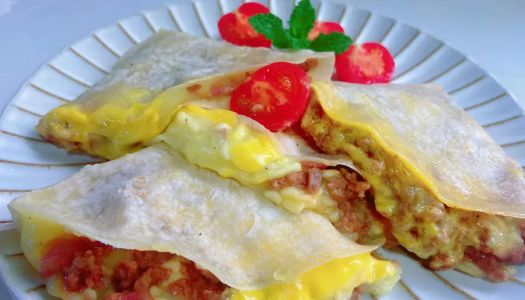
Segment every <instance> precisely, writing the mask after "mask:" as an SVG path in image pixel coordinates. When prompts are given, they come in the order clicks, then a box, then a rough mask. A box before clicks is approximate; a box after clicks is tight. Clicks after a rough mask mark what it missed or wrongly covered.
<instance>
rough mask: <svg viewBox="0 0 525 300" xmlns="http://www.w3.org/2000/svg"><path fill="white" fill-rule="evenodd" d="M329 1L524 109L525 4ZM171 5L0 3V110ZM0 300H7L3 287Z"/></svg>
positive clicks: (84, 0)
mask: <svg viewBox="0 0 525 300" xmlns="http://www.w3.org/2000/svg"><path fill="white" fill-rule="evenodd" d="M181 1H182V0H181ZM226 1H227V0H226ZM332 1H337V2H349V3H351V4H352V5H354V6H356V7H359V8H363V9H369V10H371V11H373V12H376V13H379V14H382V15H385V16H389V17H393V18H395V19H397V20H398V21H401V22H405V23H407V24H409V25H412V26H414V27H416V28H418V29H420V30H422V31H423V32H426V33H428V34H431V35H433V36H435V37H436V38H438V39H441V40H442V41H444V42H445V43H447V44H448V45H450V46H452V47H454V48H456V49H457V50H459V51H460V52H462V53H464V54H466V55H467V56H468V57H470V58H471V59H472V60H473V61H474V62H476V63H478V64H479V65H480V66H481V68H483V69H485V70H486V71H487V72H488V73H490V74H491V75H492V76H494V77H495V78H496V80H498V81H499V82H500V84H501V85H502V86H503V87H504V88H506V89H507V90H508V91H509V92H510V93H511V94H513V95H514V96H515V98H516V99H517V100H518V102H519V103H520V104H521V106H522V107H525V0H350V1H343V0H332ZM174 2H176V1H168V0H142V1H139V0H74V1H73V0H0V108H3V107H4V106H5V104H6V103H7V101H9V100H10V98H11V97H12V96H13V95H14V93H15V92H16V91H17V89H18V88H19V87H20V85H21V84H22V83H23V82H24V81H25V80H26V79H27V78H28V77H29V76H30V75H31V74H32V73H33V72H34V71H35V70H36V69H37V68H38V67H39V66H40V65H41V64H42V63H44V62H45V61H46V60H48V59H49V58H51V57H53V56H54V55H55V54H57V53H58V52H59V51H60V50H61V49H62V48H64V47H66V46H68V45H69V44H71V43H73V42H75V41H76V40H78V39H80V38H81V37H83V36H84V35H85V34H87V33H89V32H91V31H93V30H95V29H97V28H99V27H102V26H104V25H106V24H108V23H111V22H113V21H115V20H117V19H121V18H124V17H127V16H129V15H132V14H135V13H136V12H139V11H141V10H145V9H152V8H156V7H160V6H162V5H165V4H168V3H174ZM524 130H525V129H524ZM0 246H1V245H0ZM0 299H8V298H7V295H6V294H5V291H2V290H1V287H0Z"/></svg>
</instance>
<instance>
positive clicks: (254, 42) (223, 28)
mask: <svg viewBox="0 0 525 300" xmlns="http://www.w3.org/2000/svg"><path fill="white" fill-rule="evenodd" d="M269 12H270V10H269V9H268V8H267V7H266V6H264V5H262V4H260V3H255V2H250V3H244V4H243V5H241V6H239V8H237V10H235V11H234V12H231V13H227V14H225V15H223V16H222V17H221V18H220V19H219V23H218V26H219V33H220V34H221V37H222V38H223V39H224V40H225V41H227V42H230V43H232V44H234V45H238V46H248V47H266V48H270V47H271V45H272V42H271V41H270V40H268V39H266V38H265V37H264V35H262V34H260V33H257V32H256V31H255V30H254V29H253V27H252V25H251V24H250V23H249V21H248V19H249V18H250V17H251V16H254V15H257V14H265V13H269Z"/></svg>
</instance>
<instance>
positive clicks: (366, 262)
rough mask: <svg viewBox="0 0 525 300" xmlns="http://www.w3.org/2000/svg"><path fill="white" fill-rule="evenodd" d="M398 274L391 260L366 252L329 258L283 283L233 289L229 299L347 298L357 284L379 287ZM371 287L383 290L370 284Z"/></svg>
mask: <svg viewBox="0 0 525 300" xmlns="http://www.w3.org/2000/svg"><path fill="white" fill-rule="evenodd" d="M398 278H399V269H398V268H397V267H396V266H395V265H394V264H393V263H391V262H387V261H381V260H378V259H375V258H374V257H372V255H370V254H369V253H366V254H360V255H356V256H351V257H346V258H340V259H336V260H333V261H331V262H329V263H326V264H324V265H321V266H319V267H317V268H314V269H312V270H309V271H307V272H305V273H304V274H302V275H301V276H300V277H299V278H298V279H297V280H295V281H293V282H290V283H287V284H276V285H271V286H268V287H265V288H262V289H259V290H255V291H238V290H235V291H233V293H232V297H231V300H328V299H349V298H350V296H351V295H352V292H353V290H354V289H355V288H356V287H358V286H362V285H371V286H374V284H377V283H378V282H382V284H381V285H382V286H383V288H384V287H386V286H390V287H391V286H392V284H393V283H395V282H396V281H397V279H398ZM378 286H379V285H378ZM372 291H373V292H374V293H379V294H380V293H381V292H383V291H381V290H378V289H374V288H373V287H372Z"/></svg>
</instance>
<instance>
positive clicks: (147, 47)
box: [37, 31, 334, 159]
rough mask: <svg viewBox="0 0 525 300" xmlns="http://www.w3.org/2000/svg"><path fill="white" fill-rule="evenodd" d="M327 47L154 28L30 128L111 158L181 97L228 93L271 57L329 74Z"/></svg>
mask: <svg viewBox="0 0 525 300" xmlns="http://www.w3.org/2000/svg"><path fill="white" fill-rule="evenodd" d="M333 60H334V57H333V54H332V53H315V52H311V51H307V50H304V51H295V52H283V51H276V50H272V49H267V48H250V47H238V46H234V45H231V44H228V43H225V42H222V41H215V40H211V39H208V38H204V37H194V36H189V35H187V34H184V33H180V32H169V31H160V32H159V33H157V34H155V35H154V36H152V37H151V38H149V39H148V40H146V41H144V42H143V43H141V44H139V45H137V46H135V47H134V48H132V49H131V50H130V51H129V52H128V53H126V54H125V55H124V56H123V57H122V58H121V59H120V60H119V61H118V62H117V63H116V64H115V66H114V67H113V69H112V70H111V72H110V74H108V75H107V76H106V77H105V78H103V79H102V80H101V81H100V82H98V83H97V84H96V85H95V86H93V87H91V88H89V89H88V90H87V91H86V92H84V93H83V94H81V95H80V96H79V97H78V99H76V100H75V101H74V102H72V103H70V104H66V105H63V106H60V107H58V108H56V109H54V110H52V111H50V112H49V113H47V114H46V115H45V116H44V117H43V118H42V119H41V120H40V123H39V125H38V126H37V129H38V131H39V133H40V134H41V135H42V136H43V137H45V138H46V139H47V140H49V141H51V142H53V143H55V144H56V145H58V146H61V147H64V148H66V149H67V150H72V151H83V152H86V153H89V154H92V155H96V156H101V157H104V158H108V159H114V158H117V157H119V156H122V155H124V154H126V153H129V152H133V151H136V150H138V149H141V148H143V147H144V146H145V145H146V144H147V143H148V142H149V141H150V140H151V139H152V138H153V137H155V136H156V135H158V134H159V133H160V132H162V131H163V130H164V128H165V127H166V126H167V124H168V123H169V121H170V120H171V117H172V114H173V112H174V110H175V108H176V107H177V106H178V105H179V104H180V103H182V102H186V101H190V100H194V99H205V100H207V101H212V102H220V100H224V99H225V98H226V99H228V98H229V97H228V95H229V94H230V93H231V91H232V90H233V89H234V88H235V87H237V86H238V85H239V84H240V83H241V82H243V81H244V79H245V78H246V77H247V76H249V74H250V73H251V72H253V71H254V70H256V69H258V68H259V67H261V66H263V65H266V64H269V63H271V62H275V61H287V62H291V63H296V64H299V65H300V66H301V67H302V68H304V69H305V70H307V71H308V73H309V75H310V76H311V77H312V78H313V79H317V80H323V79H329V78H330V76H331V73H332V66H333Z"/></svg>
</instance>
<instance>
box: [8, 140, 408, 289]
mask: <svg viewBox="0 0 525 300" xmlns="http://www.w3.org/2000/svg"><path fill="white" fill-rule="evenodd" d="M9 209H10V211H11V213H12V215H13V216H14V219H15V221H16V223H17V226H18V228H19V229H21V234H22V236H21V240H22V248H23V251H24V254H25V255H26V257H27V258H28V259H29V260H30V261H31V263H32V264H33V265H34V266H35V267H36V268H37V269H39V268H40V266H39V256H41V255H42V251H44V249H45V248H43V247H44V246H43V245H45V244H46V243H47V242H49V240H50V239H52V238H54V236H53V233H54V232H61V230H62V231H64V230H65V231H66V232H71V233H74V234H75V235H79V236H84V237H88V238H89V239H91V240H95V241H99V242H102V243H104V244H106V245H110V246H112V247H115V248H120V249H132V250H140V251H148V250H154V251H161V252H169V253H173V254H177V255H179V256H182V257H184V258H186V259H188V260H191V261H193V262H195V263H196V264H197V265H198V266H199V268H202V269H204V270H207V271H209V272H211V273H212V274H213V275H215V276H216V277H217V278H218V279H219V280H220V281H221V282H222V283H223V284H226V285H227V286H229V287H232V288H235V289H238V290H241V291H243V290H253V289H259V288H264V287H267V286H269V285H275V284H284V283H288V282H291V281H292V280H296V279H297V278H298V277H299V276H300V275H301V274H302V273H305V272H306V271H308V270H310V269H313V268H316V267H319V266H323V265H325V264H326V263H329V262H332V261H334V260H337V259H346V258H347V257H356V260H355V262H357V263H358V264H357V265H359V266H362V268H360V269H355V270H353V271H352V272H357V273H356V275H355V276H357V277H351V278H353V279H352V281H350V285H352V284H354V285H358V284H362V283H378V282H381V283H382V284H381V286H380V287H379V290H381V291H386V290H387V289H389V288H390V287H392V285H393V284H394V283H395V281H396V280H397V278H398V276H399V270H398V268H397V267H396V266H395V265H392V264H391V263H387V262H385V264H386V265H382V264H383V262H380V261H377V260H376V259H374V258H372V257H371V256H370V255H369V253H370V251H372V250H374V249H375V248H376V247H375V246H362V245H358V244H356V243H354V242H352V241H351V240H350V239H348V238H346V237H345V236H343V235H341V234H340V233H338V232H337V231H336V230H335V229H334V228H333V227H332V225H331V224H330V223H329V222H328V221H326V219H324V218H323V217H321V216H320V215H318V214H315V213H311V212H305V213H302V214H291V213H288V212H286V211H284V210H282V209H280V208H278V207H276V206H274V205H273V204H271V203H270V202H268V201H266V200H263V199H262V198H261V196H260V195H258V194H257V193H254V192H253V191H251V190H249V189H247V188H245V187H243V186H241V185H240V184H238V183H237V182H235V181H232V180H228V179H224V178H221V177H219V176H218V175H216V174H215V173H213V172H210V171H207V170H205V169H201V168H199V167H196V166H194V165H192V164H190V163H188V162H187V161H185V160H184V159H183V158H182V157H181V156H180V155H179V154H177V153H176V152H174V151H172V150H170V149H169V147H167V146H165V145H163V144H159V145H156V146H154V147H150V148H146V149H144V150H141V151H139V152H137V153H134V154H130V155H127V156H125V157H123V158H121V159H118V160H114V161H111V162H107V163H103V164H98V165H93V166H86V167H84V168H83V169H82V170H81V171H80V172H79V173H77V174H75V175H73V176H72V177H70V178H69V179H66V180H65V181H63V182H61V183H59V184H57V185H55V186H52V187H49V188H46V189H43V190H40V191H34V192H31V193H28V194H26V195H23V196H21V197H20V198H18V199H16V200H15V201H13V202H12V203H11V204H10V205H9ZM38 220H45V222H47V223H45V222H44V223H45V224H48V225H46V226H48V229H47V230H45V231H42V230H40V231H37V230H38V228H39V226H40V225H39V224H42V223H41V222H42V221H38ZM39 222H40V223H39ZM57 228H58V229H57ZM38 232H39V233H38ZM55 237H56V236H55ZM360 255H361V256H362V255H364V256H363V258H360V257H361V256H360ZM355 262H354V263H355ZM357 265H356V266H357ZM40 271H41V270H40ZM367 272H368V273H367ZM347 273H348V272H347ZM366 274H369V275H366ZM328 275H329V274H328ZM352 276H354V275H352ZM367 278H368V279H367ZM352 282H353V283H352ZM48 287H49V286H48ZM354 287H355V286H352V287H351V289H350V292H351V290H353V288H354ZM236 299H244V298H236ZM250 299H252V298H250ZM254 299H259V298H254ZM330 299H331V298H330Z"/></svg>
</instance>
